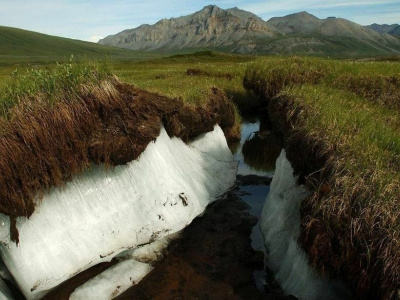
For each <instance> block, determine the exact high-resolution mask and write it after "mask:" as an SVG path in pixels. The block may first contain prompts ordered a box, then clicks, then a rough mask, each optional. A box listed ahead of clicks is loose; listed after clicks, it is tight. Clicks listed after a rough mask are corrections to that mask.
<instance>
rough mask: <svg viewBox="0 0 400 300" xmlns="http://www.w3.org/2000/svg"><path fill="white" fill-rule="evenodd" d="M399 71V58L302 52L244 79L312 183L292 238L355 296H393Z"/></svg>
mask: <svg viewBox="0 0 400 300" xmlns="http://www.w3.org/2000/svg"><path fill="white" fill-rule="evenodd" d="M399 80H400V65H399V64H396V63H387V62H383V63H377V62H368V63H360V62H340V61H328V60H319V59H300V58H292V59H287V60H285V61H280V62H279V63H277V61H274V60H270V61H262V62H256V63H254V64H253V65H252V66H250V67H249V69H248V70H247V71H246V76H245V79H244V82H245V84H246V87H247V88H248V90H249V91H251V92H252V93H256V94H257V95H259V101H260V102H263V103H264V105H268V106H269V113H270V118H271V121H272V123H273V125H274V126H275V129H277V130H278V131H280V132H281V133H282V134H283V136H284V137H285V147H286V149H287V152H288V157H289V160H291V162H292V165H293V167H294V168H295V171H296V172H297V173H298V174H299V175H300V179H299V180H300V181H302V182H304V183H305V184H307V185H308V186H309V188H310V189H311V190H312V191H313V194H312V196H311V197H309V198H307V199H306V200H304V201H303V203H302V214H303V215H302V236H301V238H300V241H299V242H300V243H301V244H302V245H303V247H304V248H305V250H306V251H307V252H308V254H309V258H310V260H311V263H313V264H314V265H315V266H316V267H317V268H318V269H319V270H320V271H321V272H323V273H327V274H328V275H331V276H339V277H340V278H343V279H345V281H346V282H348V283H350V284H351V287H352V288H353V289H354V290H355V291H356V293H357V295H358V296H359V297H361V298H370V299H377V298H384V299H391V298H395V297H396V296H398V289H399V284H400V231H399V229H400V209H399V204H400V196H399V195H400V164H399V161H400V160H399V159H400V131H399V129H400V122H399V110H398V107H399V106H398V105H399V104H398V102H399V100H400V99H399V97H398V95H399V93H400V91H399V89H400V86H399ZM393 108H395V109H393Z"/></svg>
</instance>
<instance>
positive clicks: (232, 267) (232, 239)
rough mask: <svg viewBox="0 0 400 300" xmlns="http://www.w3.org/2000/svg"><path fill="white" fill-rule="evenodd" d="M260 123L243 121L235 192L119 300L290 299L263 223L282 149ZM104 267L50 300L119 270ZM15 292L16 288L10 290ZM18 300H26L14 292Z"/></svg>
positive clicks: (69, 283) (90, 271) (190, 228)
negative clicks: (270, 258)
mask: <svg viewBox="0 0 400 300" xmlns="http://www.w3.org/2000/svg"><path fill="white" fill-rule="evenodd" d="M260 127H261V128H263V125H262V124H260V121H259V120H258V119H253V120H249V121H244V122H243V124H242V133H241V140H240V143H238V144H237V145H235V146H234V147H231V149H232V148H233V149H232V152H233V153H234V159H235V160H237V161H238V173H237V178H236V186H235V188H234V189H232V190H231V191H229V192H228V193H227V194H226V195H225V197H224V198H223V199H221V200H218V201H215V202H214V203H212V204H210V205H209V206H208V208H207V210H206V211H205V212H204V214H203V215H202V216H201V217H198V218H196V219H195V220H193V222H192V223H191V224H190V225H189V226H188V227H186V228H185V229H184V230H183V231H182V232H181V233H180V238H179V239H177V240H174V241H172V242H171V244H170V245H169V247H168V250H167V253H165V255H164V259H162V260H161V261H159V262H158V263H157V264H156V265H155V266H154V267H155V268H154V270H153V271H152V272H151V273H150V274H148V275H147V276H146V277H145V278H144V279H143V280H142V281H140V282H139V283H138V284H136V285H134V286H133V287H131V288H130V289H128V290H127V291H126V292H124V293H123V294H121V295H120V296H118V297H117V298H116V299H287V298H286V297H285V296H284V294H283V292H282V290H281V289H280V287H279V285H278V284H277V283H276V281H275V280H274V278H273V275H272V272H271V271H269V269H268V268H267V266H266V264H265V256H266V251H265V248H264V242H263V239H262V236H261V232H260V227H259V219H260V217H261V211H262V207H263V204H264V202H265V199H266V197H267V194H268V192H269V184H270V182H271V179H272V176H273V174H274V167H275V161H276V158H277V157H278V155H279V153H280V150H281V147H280V146H279V145H278V143H277V139H276V138H275V137H274V136H273V135H272V134H271V132H269V131H268V130H267V129H262V130H260ZM115 263H116V261H115V260H113V261H111V262H110V263H102V264H99V265H97V266H95V267H93V268H90V269H88V270H86V271H84V272H82V273H80V274H78V275H77V276H75V277H74V278H72V279H70V280H68V281H66V282H65V283H63V284H62V285H61V286H59V287H58V288H57V289H56V290H54V291H52V292H51V293H50V294H48V295H47V296H46V297H45V298H46V299H68V298H69V295H70V293H71V292H73V291H74V289H75V288H76V287H78V286H80V285H81V284H83V283H84V282H85V281H87V280H88V279H89V278H91V277H93V276H95V275H97V274H99V273H100V272H102V271H103V270H105V269H106V268H108V267H110V266H112V265H114V264H115ZM10 287H11V286H10ZM14 295H15V298H16V299H23V296H22V295H21V294H20V293H19V291H17V290H15V289H14Z"/></svg>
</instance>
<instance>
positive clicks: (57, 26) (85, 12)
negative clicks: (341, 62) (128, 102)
mask: <svg viewBox="0 0 400 300" xmlns="http://www.w3.org/2000/svg"><path fill="white" fill-rule="evenodd" d="M211 1H212V2H211ZM209 4H214V5H217V6H219V7H221V8H224V9H226V8H231V7H238V8H240V9H244V10H247V11H250V12H252V13H255V14H256V15H258V16H259V17H261V18H263V19H264V20H265V21H267V20H268V19H270V18H271V17H280V16H285V15H288V14H291V13H296V12H300V11H307V12H309V13H311V14H313V15H315V16H316V17H318V18H327V17H331V16H335V17H341V18H345V19H348V20H350V21H353V22H356V23H358V24H361V25H369V24H372V23H378V24H394V23H398V24H400V0H326V1H321V0H297V1H296V0H278V1H276V0H275V1H272V0H263V1H259V0H238V1H227V0H209V1H207V0H205V1H204V0H197V1H193V0H180V1H178V0H172V1H162V0H158V1H157V0H143V1H138V0H1V6H0V25H3V26H10V27H17V28H22V29H27V30H32V31H37V32H41V33H46V34H50V35H56V36H62V37H67V38H73V39H79V40H86V41H92V42H97V41H98V39H100V38H103V37H105V36H107V35H110V34H116V33H118V32H121V31H122V30H125V29H131V28H135V27H138V26H140V25H141V24H154V23H156V22H157V21H159V20H160V19H163V18H171V17H174V18H176V17H180V16H185V15H188V14H192V13H194V12H196V11H199V10H201V9H202V8H203V7H204V6H206V5H209Z"/></svg>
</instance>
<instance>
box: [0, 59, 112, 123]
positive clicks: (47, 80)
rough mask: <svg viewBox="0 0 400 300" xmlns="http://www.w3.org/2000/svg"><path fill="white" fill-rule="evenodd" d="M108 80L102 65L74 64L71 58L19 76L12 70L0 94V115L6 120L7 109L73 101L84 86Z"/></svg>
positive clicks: (106, 70) (107, 71) (105, 66)
mask: <svg viewBox="0 0 400 300" xmlns="http://www.w3.org/2000/svg"><path fill="white" fill-rule="evenodd" d="M110 77H111V74H110V71H109V69H108V67H107V65H106V64H104V63H103V64H97V63H94V62H90V61H86V62H83V63H74V62H73V56H71V58H70V60H69V62H68V63H65V64H57V65H56V66H54V67H52V68H48V69H44V68H31V69H28V70H27V71H26V72H22V73H21V74H19V71H18V69H16V70H15V71H14V72H13V73H12V76H11V77H10V78H9V79H8V80H7V82H6V84H5V88H3V89H2V90H1V91H0V112H1V114H2V116H3V117H4V118H8V114H9V111H10V109H11V108H12V107H14V106H15V105H16V104H19V103H21V102H23V103H24V106H25V107H26V106H29V105H31V106H38V105H49V104H50V105H52V104H55V103H56V102H60V101H65V102H68V101H69V102H72V101H77V100H79V98H80V92H81V89H82V88H84V85H86V86H90V85H93V84H94V85H96V84H99V83H100V82H101V81H103V80H106V79H108V78H110ZM30 99H31V100H32V101H30ZM30 102H32V103H30Z"/></svg>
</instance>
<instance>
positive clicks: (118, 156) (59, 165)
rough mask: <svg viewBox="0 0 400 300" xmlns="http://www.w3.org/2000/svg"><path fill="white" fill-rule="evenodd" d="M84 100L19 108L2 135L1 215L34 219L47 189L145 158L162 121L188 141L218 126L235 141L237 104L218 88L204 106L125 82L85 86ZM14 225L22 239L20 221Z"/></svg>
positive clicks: (170, 131) (26, 104) (81, 97)
mask: <svg viewBox="0 0 400 300" xmlns="http://www.w3.org/2000/svg"><path fill="white" fill-rule="evenodd" d="M38 97H39V96H38ZM78 98H79V100H76V101H70V102H69V101H67V100H65V101H61V102H59V103H56V104H54V105H49V104H48V105H45V104H43V105H42V104H41V105H38V107H35V109H32V107H31V103H32V102H34V100H35V99H28V100H25V101H22V102H21V103H20V104H19V105H18V106H16V107H15V108H13V111H12V113H11V116H10V121H9V122H8V123H7V125H6V126H5V128H2V129H3V131H4V133H3V134H2V135H1V136H0V152H1V153H2V155H1V157H0V199H2V200H1V201H0V212H1V213H4V214H6V215H9V216H11V219H13V218H14V219H15V218H16V217H19V216H28V217H29V216H31V215H32V213H33V212H34V210H35V206H36V203H37V202H38V201H40V198H41V195H43V194H44V192H45V191H46V190H48V189H49V188H50V187H54V186H56V187H57V186H62V185H63V184H65V182H67V181H69V180H71V179H72V177H73V176H76V175H78V174H80V173H82V172H83V171H84V170H85V169H87V168H88V167H90V165H91V164H104V165H105V166H106V167H113V166H116V165H121V164H126V163H128V162H130V161H132V160H135V159H137V158H138V157H139V155H140V154H141V153H142V152H143V151H144V149H145V148H146V147H147V145H148V144H149V143H150V142H151V141H154V140H155V139H156V138H157V136H158V135H159V133H160V128H161V123H162V122H163V123H164V126H165V128H166V130H167V132H168V134H170V135H171V136H177V137H181V138H182V139H183V140H184V141H186V142H188V141H190V140H191V139H192V138H194V137H196V136H197V135H199V134H202V133H205V132H208V131H211V130H213V127H214V125H215V124H220V126H221V128H222V130H223V131H224V133H225V134H226V136H227V138H234V132H232V127H233V125H234V124H235V113H234V105H233V103H232V102H231V101H229V100H228V99H227V97H226V95H225V94H224V93H223V92H222V91H221V90H219V89H217V88H213V89H212V90H211V93H210V95H209V99H208V102H207V103H206V104H205V106H204V107H200V106H191V105H187V104H184V103H183V101H182V100H180V99H172V98H168V97H165V96H162V95H159V94H155V93H150V92H147V91H145V90H141V89H137V88H135V87H133V86H131V85H127V84H123V83H121V82H119V81H118V80H117V79H114V80H113V81H105V82H102V83H101V84H100V85H99V86H90V87H82V91H81V94H80V95H79V97H78ZM42 102H43V101H42ZM11 224H12V226H11V233H12V235H11V237H12V239H13V241H17V240H18V232H17V231H16V227H15V222H12V223H11ZM21 242H23V241H21Z"/></svg>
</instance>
